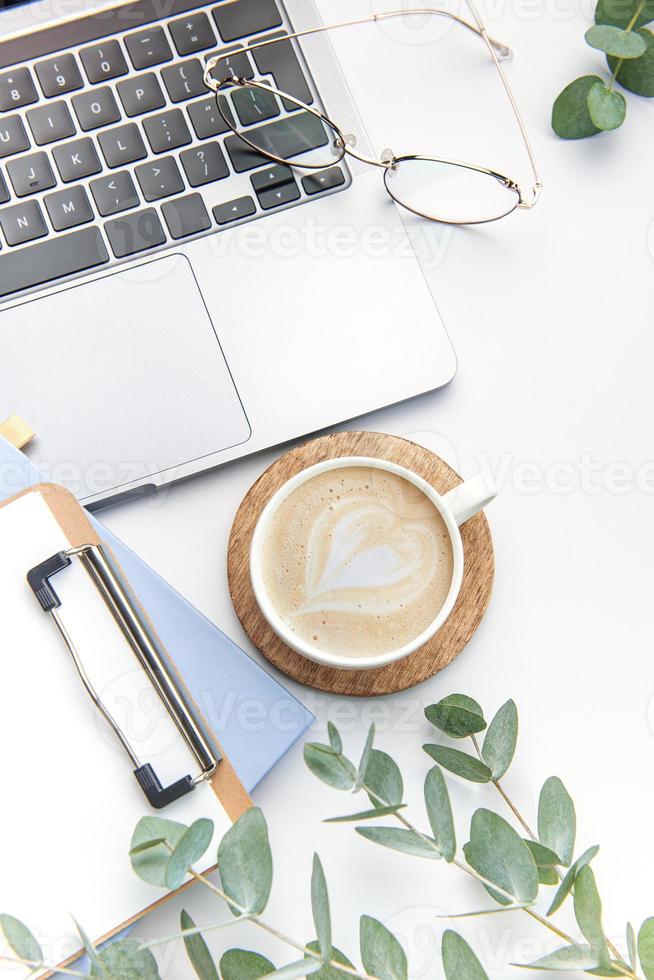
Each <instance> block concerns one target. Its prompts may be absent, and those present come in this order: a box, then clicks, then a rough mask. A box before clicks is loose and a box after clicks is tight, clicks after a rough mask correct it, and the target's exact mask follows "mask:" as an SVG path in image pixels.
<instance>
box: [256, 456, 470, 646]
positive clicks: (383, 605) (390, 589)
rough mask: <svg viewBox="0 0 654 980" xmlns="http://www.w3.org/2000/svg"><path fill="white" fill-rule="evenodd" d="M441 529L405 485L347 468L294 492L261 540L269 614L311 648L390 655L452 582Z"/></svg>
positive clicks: (434, 610) (422, 623) (430, 615)
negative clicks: (274, 614)
mask: <svg viewBox="0 0 654 980" xmlns="http://www.w3.org/2000/svg"><path fill="white" fill-rule="evenodd" d="M452 564H453V558H452V547H451V543H450V538H449V534H448V531H447V527H446V525H445V522H444V521H443V518H442V517H441V515H440V513H439V512H438V510H437V509H436V507H434V505H433V504H432V502H431V501H430V500H429V499H428V498H427V497H426V496H425V495H424V494H423V493H422V491H420V490H418V489H417V488H416V487H415V486H413V484H409V483H408V481H406V480H404V479H403V478H402V477H400V476H396V475H395V474H393V473H390V472H388V471H385V470H378V469H373V468H372V467H366V466H352V467H344V468H341V469H336V470H332V471H329V472H325V473H322V474H319V475H317V476H315V477H313V478H311V479H309V480H307V481H306V482H305V483H303V484H301V485H300V486H299V487H297V488H296V489H295V490H294V491H293V492H292V493H291V494H290V495H289V496H288V497H287V498H286V500H284V501H283V502H282V504H281V505H280V507H279V508H278V510H277V511H276V513H275V514H274V516H273V518H272V521H271V523H270V526H269V528H268V531H267V534H266V537H265V539H264V543H263V571H264V583H265V587H266V590H267V592H268V595H269V596H270V599H271V601H272V603H273V605H274V606H275V608H276V610H277V612H278V613H279V615H280V616H281V617H282V618H283V619H284V620H285V621H286V623H287V624H288V626H289V627H290V629H292V630H293V631H294V632H295V633H296V634H297V636H298V638H301V639H303V640H305V641H306V642H308V643H310V644H311V645H313V646H318V647H320V648H321V649H323V650H325V651H327V652H334V653H339V654H346V655H350V656H353V657H356V656H369V655H371V654H374V653H382V652H386V651H388V650H392V649H395V648H397V647H399V646H402V645H404V643H407V642H409V641H410V640H412V639H414V637H416V636H418V635H419V634H420V633H421V632H422V631H423V630H424V629H426V627H427V626H429V625H430V623H431V622H432V621H433V620H434V618H435V617H436V615H437V614H438V611H439V610H440V608H441V606H442V605H443V603H444V602H445V599H446V597H447V594H448V591H449V588H450V584H451V580H452Z"/></svg>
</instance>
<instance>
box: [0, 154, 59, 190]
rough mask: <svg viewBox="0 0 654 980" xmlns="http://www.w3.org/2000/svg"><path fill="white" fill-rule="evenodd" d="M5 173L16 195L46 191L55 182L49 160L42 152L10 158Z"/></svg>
mask: <svg viewBox="0 0 654 980" xmlns="http://www.w3.org/2000/svg"><path fill="white" fill-rule="evenodd" d="M7 173H8V174H9V179H10V180H11V183H12V184H13V186H14V190H15V192H16V197H27V195H28V194H38V192H39V191H47V190H48V188H50V187H54V185H55V184H56V183H57V181H56V179H55V175H54V173H53V172H52V167H51V166H50V161H49V160H48V157H47V156H46V154H45V153H43V152H41V153H32V154H31V155H30V156H28V157H18V159H17V160H10V161H9V163H8V164H7Z"/></svg>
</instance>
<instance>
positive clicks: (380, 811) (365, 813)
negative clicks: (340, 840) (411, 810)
mask: <svg viewBox="0 0 654 980" xmlns="http://www.w3.org/2000/svg"><path fill="white" fill-rule="evenodd" d="M405 808H406V803H398V804H397V805H396V806H378V807H375V809H374V810H361V812H360V813H346V814H345V815H344V816H342V817H328V818H327V819H326V820H323V823H352V821H356V820H375V819H376V818H377V817H389V816H392V815H393V814H394V813H399V811H400V810H404V809H405Z"/></svg>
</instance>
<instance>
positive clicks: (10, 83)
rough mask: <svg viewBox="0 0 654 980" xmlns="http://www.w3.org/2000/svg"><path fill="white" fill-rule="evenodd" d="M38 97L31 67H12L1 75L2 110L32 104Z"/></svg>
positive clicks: (0, 106) (0, 94)
mask: <svg viewBox="0 0 654 980" xmlns="http://www.w3.org/2000/svg"><path fill="white" fill-rule="evenodd" d="M38 98H39V93H38V92H37V91H36V86H35V84H34V81H33V79H32V76H31V75H30V72H29V68H12V70H11V71H6V72H4V73H3V74H2V75H0V112H7V110H8V109H19V108H20V107H21V106H22V105H30V104H31V103H32V102H36V101H38Z"/></svg>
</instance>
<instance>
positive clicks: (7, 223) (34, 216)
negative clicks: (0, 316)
mask: <svg viewBox="0 0 654 980" xmlns="http://www.w3.org/2000/svg"><path fill="white" fill-rule="evenodd" d="M0 227H1V228H2V231H3V233H4V236H5V238H6V239H7V244H8V245H22V244H23V242H31V241H32V239H34V238H42V237H43V236H44V235H47V234H48V229H47V227H46V223H45V219H44V217H43V212H42V211H41V208H40V207H39V205H38V204H37V202H36V201H22V202H21V203H20V204H14V205H12V206H11V207H10V208H3V209H2V210H1V211H0ZM4 263H5V257H3V259H2V271H1V273H0V279H3V278H4V271H5V270H4ZM0 293H2V288H1V287H0Z"/></svg>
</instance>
